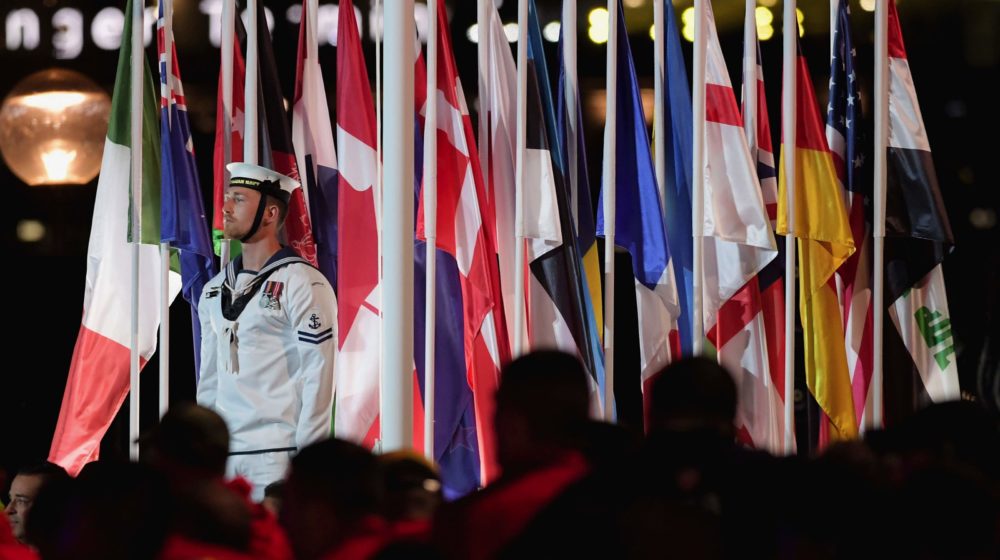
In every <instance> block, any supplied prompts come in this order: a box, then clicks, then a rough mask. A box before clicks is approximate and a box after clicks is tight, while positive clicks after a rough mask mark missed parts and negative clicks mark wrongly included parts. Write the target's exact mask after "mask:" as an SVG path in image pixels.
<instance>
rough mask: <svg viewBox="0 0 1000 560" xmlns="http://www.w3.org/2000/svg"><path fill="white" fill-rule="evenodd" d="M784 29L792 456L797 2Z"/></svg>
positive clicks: (787, 400)
mask: <svg viewBox="0 0 1000 560" xmlns="http://www.w3.org/2000/svg"><path fill="white" fill-rule="evenodd" d="M783 17H784V22H783V25H784V29H783V34H784V35H783V40H784V44H783V47H784V50H783V63H782V74H783V77H782V78H783V79H782V81H783V88H784V92H783V95H782V107H781V110H782V118H781V120H782V126H781V132H782V136H783V143H784V154H783V155H784V161H783V162H782V164H783V165H784V166H785V196H786V197H787V210H786V212H787V214H786V217H785V221H786V223H787V228H788V232H787V234H786V235H785V394H784V404H785V437H784V444H785V453H786V454H791V453H792V450H793V449H794V446H795V426H794V422H795V408H794V403H793V400H794V394H795V387H794V385H795V146H796V140H795V132H796V128H795V127H796V122H797V121H796V98H795V94H796V90H797V89H798V88H797V87H796V85H797V82H796V64H797V61H798V56H797V52H796V45H797V42H798V41H797V39H798V31H799V21H798V19H797V18H796V15H795V0H784V15H783Z"/></svg>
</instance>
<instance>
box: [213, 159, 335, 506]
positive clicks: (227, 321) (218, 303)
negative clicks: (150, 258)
mask: <svg viewBox="0 0 1000 560" xmlns="http://www.w3.org/2000/svg"><path fill="white" fill-rule="evenodd" d="M228 169H229V171H230V176H231V177H232V178H231V180H230V183H229V186H228V187H227V188H226V193H225V202H224V205H223V210H222V215H223V219H224V230H223V231H224V233H225V236H226V238H228V239H238V240H240V241H241V242H242V244H243V246H242V254H241V255H240V256H238V257H236V258H235V259H233V261H232V262H230V263H229V265H228V266H227V267H226V268H225V269H223V270H222V272H220V273H219V274H218V275H216V276H215V278H213V279H212V280H211V281H209V282H208V283H207V284H206V285H205V289H204V291H203V292H202V296H201V302H200V304H199V306H198V313H199V316H200V318H201V336H202V339H201V372H200V373H201V377H200V380H199V382H198V394H197V399H198V404H200V405H202V406H205V407H208V408H211V409H213V410H215V411H216V412H218V413H219V414H220V415H221V416H222V417H223V419H225V421H226V424H227V426H228V427H229V431H230V433H231V444H230V457H229V461H228V462H227V465H226V471H227V472H226V474H227V476H229V477H234V476H241V477H243V478H245V479H247V480H248V481H249V482H250V483H251V484H252V485H253V494H252V496H253V498H254V499H255V500H256V501H260V500H261V499H263V495H264V487H265V486H267V485H268V484H270V483H271V482H275V481H277V480H281V479H282V478H284V476H285V471H286V470H287V468H288V465H289V462H290V459H291V456H292V455H293V454H294V453H295V452H296V451H297V450H299V449H302V448H303V447H304V446H306V445H308V444H310V443H312V442H314V441H317V440H320V439H323V438H325V437H327V436H329V435H330V425H331V412H332V404H333V367H334V361H335V358H336V353H337V301H336V297H335V296H334V293H333V289H332V288H331V287H330V283H329V282H328V281H327V280H326V278H325V277H324V276H323V274H322V273H320V271H319V270H317V269H316V268H314V267H313V266H312V265H310V264H309V263H308V262H307V261H305V260H303V259H302V258H300V257H299V256H298V255H297V254H296V253H295V252H294V251H293V250H292V249H290V248H287V247H282V246H281V244H280V243H279V241H278V230H279V228H280V227H281V225H282V222H283V220H284V217H285V215H286V213H287V210H288V201H289V198H290V197H291V193H292V192H293V191H294V190H295V189H296V188H298V187H299V184H298V182H297V181H295V180H293V179H291V178H289V177H286V176H284V175H281V174H279V173H276V172H274V171H271V170H270V169H267V168H264V167H260V166H258V165H251V164H247V163H232V164H229V166H228Z"/></svg>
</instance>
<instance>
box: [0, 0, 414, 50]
mask: <svg viewBox="0 0 1000 560" xmlns="http://www.w3.org/2000/svg"><path fill="white" fill-rule="evenodd" d="M198 10H199V12H200V13H202V14H204V15H205V16H207V17H208V30H209V31H208V40H209V42H210V43H211V44H212V46H213V47H218V46H219V42H220V37H221V35H220V34H221V23H222V22H221V19H222V0H201V2H200V3H199V5H198ZM145 11H146V13H145V16H146V17H145V29H144V30H143V39H144V41H145V44H146V45H147V46H148V45H149V44H150V42H151V41H152V40H153V29H154V28H155V26H156V13H157V12H156V8H155V7H147V8H146V9H145ZM339 12H340V6H338V5H336V4H329V3H328V4H321V5H320V6H319V11H318V13H317V17H316V19H317V24H318V28H319V29H320V34H319V37H318V38H317V39H318V41H319V44H320V45H321V46H322V45H334V46H336V44H337V20H338V16H339ZM354 12H355V16H356V19H357V21H358V31H359V32H360V33H362V34H364V31H365V30H364V27H363V26H362V24H361V19H362V14H361V10H360V9H358V8H357V7H355V8H354ZM40 13H41V11H40V10H34V9H31V8H15V9H13V10H10V11H9V12H7V13H6V14H2V17H3V20H4V35H5V38H6V41H5V42H4V46H5V47H6V50H7V51H37V50H39V49H41V48H42V44H41V42H42V41H41V40H42V36H43V34H42V31H43V28H42V25H43V24H44V25H47V26H50V27H49V28H47V29H45V31H46V32H50V33H48V34H49V35H51V37H52V44H51V48H52V51H51V52H52V56H53V57H54V58H57V59H60V60H70V59H74V58H77V57H78V56H80V54H81V53H82V52H83V49H84V47H85V45H86V43H85V39H86V38H87V37H89V38H90V43H91V44H93V45H94V46H96V47H97V48H99V49H101V50H105V51H113V50H117V49H118V47H119V46H120V45H121V41H122V28H123V27H124V24H125V14H124V13H122V10H121V9H119V8H116V7H113V6H108V7H105V8H103V9H101V10H100V11H98V12H97V13H96V14H94V15H93V17H91V18H90V21H89V22H88V21H87V18H86V17H85V16H84V13H83V11H81V10H78V9H76V8H68V7H67V8H60V9H58V10H56V11H55V13H53V14H52V17H51V19H50V20H48V21H43V18H44V17H45V16H44V15H39V14H40ZM242 15H243V21H244V22H246V11H244V12H243V14H242ZM281 15H282V16H283V20H282V21H281V22H280V23H281V24H282V25H292V26H298V24H299V21H300V20H301V16H302V6H301V5H299V4H292V5H291V6H289V7H288V9H287V10H285V13H284V14H281ZM264 16H265V17H266V19H267V27H268V29H270V30H271V31H274V27H275V25H276V24H277V23H278V22H277V20H275V15H274V13H273V12H272V11H271V10H270V9H268V8H266V7H265V8H264ZM414 19H415V20H416V22H415V23H416V27H417V34H418V36H419V37H420V40H421V41H423V42H426V41H427V27H428V14H427V6H426V5H424V4H416V5H414ZM381 34H382V13H381V10H376V9H375V8H374V7H372V9H371V10H370V11H369V13H368V33H367V35H368V38H369V39H370V40H372V41H375V40H377V39H378V38H379V37H380V36H381Z"/></svg>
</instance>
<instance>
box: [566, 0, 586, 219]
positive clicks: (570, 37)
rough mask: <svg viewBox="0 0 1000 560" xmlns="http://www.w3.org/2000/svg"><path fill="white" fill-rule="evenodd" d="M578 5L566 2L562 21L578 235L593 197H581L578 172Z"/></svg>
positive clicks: (569, 153) (573, 209) (573, 211)
mask: <svg viewBox="0 0 1000 560" xmlns="http://www.w3.org/2000/svg"><path fill="white" fill-rule="evenodd" d="M576 2H577V0H563V4H562V21H561V23H560V29H561V30H562V36H563V66H564V67H565V69H566V87H565V88H564V91H563V98H564V99H565V103H566V156H567V162H568V164H569V169H568V172H569V185H570V189H569V193H570V213H571V214H572V216H573V226H574V231H580V216H579V208H580V205H579V204H578V202H577V201H578V200H579V198H580V197H581V196H590V194H589V193H586V194H581V193H580V179H579V176H578V175H579V169H578V161H579V156H578V150H579V148H578V147H577V145H576V141H577V134H578V133H579V131H578V130H577V122H576V114H577V111H578V109H577V106H578V102H579V100H578V99H577V95H578V94H579V91H580V89H579V85H578V83H579V80H578V78H577V68H576Z"/></svg>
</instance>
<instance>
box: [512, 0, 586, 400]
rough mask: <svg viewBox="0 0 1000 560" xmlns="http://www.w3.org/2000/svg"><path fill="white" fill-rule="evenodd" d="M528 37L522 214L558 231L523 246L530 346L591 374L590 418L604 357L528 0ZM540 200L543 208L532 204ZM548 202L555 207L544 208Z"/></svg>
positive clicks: (538, 29)
mask: <svg viewBox="0 0 1000 560" xmlns="http://www.w3.org/2000/svg"><path fill="white" fill-rule="evenodd" d="M527 35H528V45H527V48H528V57H527V58H528V84H527V101H526V103H527V123H526V127H525V128H526V134H525V136H526V137H525V145H526V150H525V174H524V176H525V182H524V191H525V193H524V200H525V202H524V204H525V215H526V216H528V215H531V216H533V218H532V220H535V221H538V222H539V223H541V222H549V223H552V224H556V225H558V228H559V230H558V233H556V234H555V235H554V236H553V237H552V238H549V239H540V238H534V239H532V240H531V241H530V242H529V243H528V246H527V251H526V254H527V260H528V269H529V270H530V274H528V279H527V280H526V284H527V286H526V289H525V292H526V295H527V298H528V305H527V310H528V313H527V316H528V334H529V341H530V346H531V348H559V349H561V350H564V351H566V352H569V353H571V354H575V355H577V356H579V358H580V360H581V362H582V363H583V365H584V369H585V370H586V371H587V373H588V374H589V379H590V387H591V396H592V398H591V403H592V405H593V406H592V407H591V412H592V414H593V415H595V416H603V412H602V411H603V404H602V401H601V396H602V395H603V392H602V391H601V390H600V389H601V387H602V386H603V368H602V367H601V366H599V364H598V361H599V358H600V355H601V354H600V351H599V350H597V349H595V348H593V345H594V344H597V343H598V341H599V340H600V337H598V336H597V334H596V325H595V319H594V317H593V314H592V313H588V311H587V304H588V302H589V301H590V292H589V289H588V287H587V281H586V277H585V272H584V267H583V260H582V257H581V254H580V251H579V249H578V245H577V232H576V227H575V223H574V220H573V210H572V208H571V200H572V198H571V195H570V191H569V189H568V188H567V180H566V178H567V175H568V173H567V169H566V166H567V160H566V154H565V150H564V147H563V144H562V140H561V137H562V135H561V134H560V133H559V129H558V128H557V124H556V123H557V119H556V110H555V105H554V103H553V101H552V90H551V88H550V87H549V84H550V83H551V82H550V81H549V73H548V68H547V65H546V63H545V52H544V50H543V46H542V45H543V43H542V30H541V26H540V25H539V21H538V10H537V8H536V6H535V2H534V1H533V0H532V1H529V2H528V33H527ZM536 178H537V179H536ZM536 181H537V182H536ZM550 189H551V190H550ZM536 190H537V191H542V192H545V193H549V192H551V193H553V194H554V196H555V198H554V200H549V201H545V199H544V198H543V197H535V196H534V195H532V194H529V193H531V192H533V191H536ZM545 196H548V195H547V194H546V195H545ZM543 201H545V204H544V205H535V204H533V203H535V202H543ZM553 202H554V204H555V206H554V207H550V206H548V205H549V204H551V203H553ZM602 365H603V364H602Z"/></svg>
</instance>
